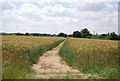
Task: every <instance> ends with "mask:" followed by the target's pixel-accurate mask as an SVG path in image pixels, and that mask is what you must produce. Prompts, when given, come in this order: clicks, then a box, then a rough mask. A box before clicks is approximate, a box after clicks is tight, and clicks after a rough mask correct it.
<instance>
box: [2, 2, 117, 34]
mask: <svg viewBox="0 0 120 81" xmlns="http://www.w3.org/2000/svg"><path fill="white" fill-rule="evenodd" d="M52 1H53V0H52ZM9 4H12V3H9ZM39 4H40V3H39ZM41 4H43V2H41ZM44 4H45V3H44ZM48 4H49V5H45V6H43V7H42V8H39V6H36V5H34V4H32V3H24V4H23V5H22V6H20V7H19V8H18V9H16V8H15V5H14V4H12V5H14V9H12V10H11V9H9V10H4V11H3V17H2V21H3V22H4V23H3V27H4V28H3V31H6V32H43V33H44V32H46V33H59V32H65V33H72V32H73V31H74V30H81V28H84V27H87V28H88V29H90V31H91V32H92V31H93V30H96V32H98V33H103V32H111V31H117V23H116V22H117V12H116V11H114V10H112V8H113V6H112V4H110V3H98V2H97V3H95V2H94V3H83V4H81V3H77V4H78V5H76V3H70V4H71V5H72V7H70V8H69V7H67V5H66V6H64V5H62V4H58V3H53V2H49V3H48ZM51 4H54V5H51ZM73 4H74V5H73ZM6 6H7V5H6ZM16 6H17V5H16Z"/></svg>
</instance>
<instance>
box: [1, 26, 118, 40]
mask: <svg viewBox="0 0 120 81" xmlns="http://www.w3.org/2000/svg"><path fill="white" fill-rule="evenodd" d="M0 35H17V36H51V37H76V38H90V39H107V40H120V35H117V34H116V33H115V32H112V33H108V34H99V35H98V34H95V35H93V34H91V33H90V31H89V30H88V29H87V28H84V29H82V30H81V31H74V32H73V33H72V34H65V33H63V32H61V33H59V34H46V33H0Z"/></svg>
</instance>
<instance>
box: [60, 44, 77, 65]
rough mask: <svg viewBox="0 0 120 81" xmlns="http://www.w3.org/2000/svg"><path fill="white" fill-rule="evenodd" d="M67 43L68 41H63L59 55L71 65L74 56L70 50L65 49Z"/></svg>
mask: <svg viewBox="0 0 120 81" xmlns="http://www.w3.org/2000/svg"><path fill="white" fill-rule="evenodd" d="M67 45H68V42H65V43H64V45H63V47H62V48H61V50H60V52H59V53H60V56H61V57H63V59H64V60H65V61H66V62H67V63H68V64H69V65H73V62H74V59H75V58H76V57H75V55H74V54H73V53H72V52H71V51H70V50H68V49H67ZM68 54H69V55H68Z"/></svg>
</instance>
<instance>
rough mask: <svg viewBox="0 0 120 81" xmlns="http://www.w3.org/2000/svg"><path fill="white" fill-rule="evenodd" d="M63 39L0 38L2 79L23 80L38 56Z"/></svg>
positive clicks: (33, 37)
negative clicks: (0, 42) (0, 41)
mask: <svg viewBox="0 0 120 81" xmlns="http://www.w3.org/2000/svg"><path fill="white" fill-rule="evenodd" d="M63 39H64V38H62V37H35V36H2V62H3V63H2V64H3V78H4V79H10V78H11V79H19V78H25V77H26V75H25V74H26V73H28V72H29V71H31V70H30V66H31V65H32V64H33V63H36V61H37V59H38V58H39V56H40V55H42V54H43V52H45V51H47V50H49V49H52V48H53V47H55V46H56V45H57V44H58V43H59V42H60V41H61V40H63ZM57 41H59V42H57Z"/></svg>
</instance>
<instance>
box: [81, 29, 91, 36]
mask: <svg viewBox="0 0 120 81" xmlns="http://www.w3.org/2000/svg"><path fill="white" fill-rule="evenodd" d="M81 35H82V37H84V38H86V36H92V34H91V33H90V32H89V30H88V29H87V28H85V29H82V30H81Z"/></svg>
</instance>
